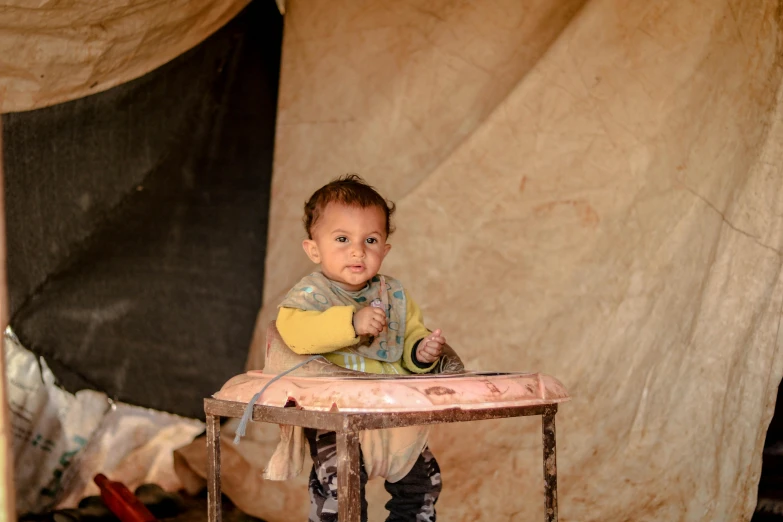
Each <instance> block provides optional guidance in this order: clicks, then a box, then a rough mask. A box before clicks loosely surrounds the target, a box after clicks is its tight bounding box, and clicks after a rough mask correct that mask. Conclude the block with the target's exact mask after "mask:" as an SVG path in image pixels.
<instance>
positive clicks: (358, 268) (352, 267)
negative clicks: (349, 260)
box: [348, 265, 364, 272]
mask: <svg viewBox="0 0 783 522" xmlns="http://www.w3.org/2000/svg"><path fill="white" fill-rule="evenodd" d="M348 270H350V271H351V272H363V271H364V265H348Z"/></svg>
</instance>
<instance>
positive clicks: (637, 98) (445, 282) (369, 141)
mask: <svg viewBox="0 0 783 522" xmlns="http://www.w3.org/2000/svg"><path fill="white" fill-rule="evenodd" d="M780 16H781V14H780V13H779V12H778V6H777V2H773V1H763V0H755V1H744V2H740V1H725V0H724V1H719V0H687V1H677V2H666V1H651V2H636V1H630V0H626V1H622V0H614V1H610V0H593V1H589V2H585V3H583V4H582V3H580V2H574V1H567V0H565V1H564V0H560V1H554V0H540V1H528V2H519V1H516V0H509V1H505V2H501V1H496V2H495V1H493V2H489V1H487V2H484V1H482V2H478V1H474V2H454V1H447V0H442V1H428V2H425V1H413V2H378V1H369V0H368V1H357V0H342V1H335V0H323V1H292V2H288V3H287V11H286V21H285V22H286V26H285V39H284V50H283V68H282V82H281V93H280V111H279V115H278V121H279V123H278V134H277V148H276V154H275V178H274V186H273V201H272V212H271V229H270V236H269V237H270V244H269V249H268V257H267V274H266V287H265V291H266V297H265V302H266V306H265V309H264V310H263V311H262V314H261V318H260V320H259V323H260V324H265V322H266V320H267V319H268V318H269V317H271V314H273V313H274V306H275V304H276V303H277V301H278V300H279V299H280V296H281V294H282V292H284V291H285V290H286V289H287V288H288V287H289V286H290V285H292V284H293V283H294V282H295V281H296V280H297V278H299V277H300V276H301V275H302V274H304V273H306V272H307V270H309V266H308V263H307V260H306V258H305V256H304V255H303V254H302V252H301V249H300V246H299V240H300V239H301V237H302V231H301V225H300V214H301V208H302V203H303V201H304V200H305V198H306V197H307V196H308V195H309V193H310V192H311V191H312V190H314V189H315V188H316V187H318V186H319V185H320V184H321V183H323V182H325V181H326V180H328V179H329V178H331V177H334V176H336V175H338V174H342V173H344V172H348V171H355V172H359V173H361V174H362V175H364V176H366V177H367V178H368V179H369V180H370V181H372V182H373V183H375V184H376V185H377V186H378V187H380V188H381V189H382V190H384V191H385V192H386V193H387V194H388V195H389V196H390V197H391V198H393V199H394V200H396V201H397V203H398V205H399V211H398V215H397V226H398V232H397V233H396V234H395V236H393V244H394V248H393V249H392V252H391V254H390V256H389V258H388V261H387V262H386V263H385V265H384V269H385V271H386V272H388V273H390V274H393V275H394V276H395V277H398V278H400V279H402V280H403V281H404V282H405V283H406V284H407V285H408V287H409V288H410V290H411V292H412V294H413V295H414V296H416V299H417V300H418V302H420V303H421V305H422V307H423V309H424V312H425V314H426V317H427V319H428V322H429V324H430V325H432V326H433V327H434V326H437V327H440V328H443V329H444V332H445V335H446V336H447V338H448V339H449V340H450V341H451V342H452V343H453V345H454V346H455V348H456V349H457V350H458V351H459V352H460V354H461V355H462V356H463V358H464V359H466V361H467V363H468V364H469V365H470V366H472V367H474V368H483V369H500V370H512V369H513V370H540V371H544V372H546V373H550V374H553V375H555V376H557V377H558V378H560V379H561V380H562V381H563V382H564V383H565V384H566V386H568V387H569V389H570V391H571V392H572V394H573V396H574V401H573V402H571V403H569V404H567V405H565V406H564V407H563V408H562V409H561V413H560V414H559V415H558V434H559V443H560V444H559V449H560V452H559V455H558V457H559V471H560V490H559V493H560V503H561V519H562V520H565V521H593V520H594V521H598V520H601V521H606V520H616V521H623V520H641V521H661V520H667V521H669V520H694V521H695V520H704V521H708V520H726V521H733V520H742V519H745V520H747V519H748V518H749V517H750V514H751V512H752V510H753V506H754V505H755V496H756V485H757V482H758V478H759V472H760V466H761V448H762V444H763V440H764V434H765V430H766V426H767V424H768V422H769V418H770V416H771V414H772V409H773V403H774V397H775V391H776V388H777V385H778V383H779V381H780V378H781V358H780V357H779V355H778V340H777V335H778V324H779V321H780V312H781V303H782V302H783V285H782V284H781V274H780V269H781V247H782V246H783V245H782V243H783V226H782V225H783V223H782V221H781V220H782V219H783V190H781V189H783V186H781V185H782V182H783V176H781V165H782V164H783V154H782V153H783V150H782V149H781V144H783V127H781V113H780V112H778V111H777V109H776V98H777V91H778V89H779V85H780V83H781V71H780V64H779V56H780V52H781V28H780V25H779V24H780V22H781V20H780ZM258 348H260V346H259V345H256V349H255V350H254V351H253V353H251V357H250V364H251V365H253V366H257V365H258V363H259V360H260V358H261V350H260V349H258ZM539 430H540V428H539V424H538V422H537V421H536V420H534V419H524V420H505V421H497V422H494V423H483V424H482V423H472V424H465V425H456V426H448V427H441V428H439V429H438V430H436V434H435V436H434V437H433V440H432V446H433V448H434V451H435V453H436V455H437V457H438V459H439V461H440V463H441V467H442V470H443V477H444V484H445V489H444V493H443V495H442V497H441V499H440V502H439V513H440V516H441V518H442V519H443V520H449V521H464V522H468V521H474V520H520V521H521V520H538V519H539V516H540V515H541V514H542V511H543V499H542V482H541V462H540V439H539ZM264 437H265V438H264ZM264 437H262V438H264V442H263V443H259V445H260V446H262V447H263V448H264V449H263V450H262V451H261V453H260V455H261V457H260V458H259V462H258V465H259V466H262V465H263V459H264V458H266V456H268V454H269V453H270V452H271V448H272V445H271V443H270V442H269V439H272V440H273V438H272V437H268V436H267V435H264ZM243 444H244V442H243ZM226 446H230V445H229V444H226ZM240 448H241V445H240ZM229 451H231V452H232V455H235V453H233V451H234V450H233V449H232V450H229ZM246 480H247V479H246ZM290 487H291V488H292V489H291V490H290V491H291V493H290V494H291V495H292V496H291V497H290V499H291V504H289V505H288V506H287V508H289V509H291V510H292V511H294V512H296V513H298V514H297V515H296V516H297V517H299V518H298V519H300V520H303V519H304V518H302V517H303V516H304V510H305V506H304V505H302V504H301V503H300V502H301V500H302V499H303V495H297V494H296V493H295V488H303V484H302V482H299V483H296V484H292V485H291V486H290ZM274 488H275V491H276V492H277V490H278V488H279V486H278V485H275V486H274ZM263 491H264V489H263V487H262V486H261V487H259V488H258V489H257V490H256V491H255V492H254V494H256V495H259V496H258V497H257V500H256V505H257V506H258V514H260V515H262V516H264V517H266V518H268V519H269V520H271V521H283V520H294V519H295V518H294V515H291V514H288V515H285V514H283V512H282V511H280V510H277V509H278V508H275V507H269V508H267V507H266V506H265V496H264V495H263ZM270 496H271V495H270ZM384 499H385V497H384V494H383V491H382V488H381V487H380V484H374V485H373V486H372V487H371V488H370V493H369V501H370V505H371V516H370V520H373V521H375V520H382V519H383V518H382V514H381V513H382V509H383V508H382V506H383V503H384ZM275 505H277V503H275ZM276 510H277V511H276Z"/></svg>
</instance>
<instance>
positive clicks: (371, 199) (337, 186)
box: [302, 174, 395, 239]
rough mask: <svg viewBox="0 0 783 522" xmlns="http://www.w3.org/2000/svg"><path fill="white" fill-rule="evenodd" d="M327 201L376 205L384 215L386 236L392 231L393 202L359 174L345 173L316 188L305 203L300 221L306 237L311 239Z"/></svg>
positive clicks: (351, 204)
mask: <svg viewBox="0 0 783 522" xmlns="http://www.w3.org/2000/svg"><path fill="white" fill-rule="evenodd" d="M329 203H342V204H344V205H348V206H355V207H361V208H367V207H378V208H380V209H381V210H383V212H384V214H385V215H386V237H389V236H390V235H391V234H392V232H394V227H393V226H392V224H391V216H392V214H394V210H395V205H394V203H392V202H391V201H387V200H386V199H384V197H383V196H381V195H380V194H378V192H377V191H376V190H375V189H374V188H373V187H371V186H370V185H368V184H367V182H366V181H364V180H363V179H362V178H361V177H360V176H359V175H357V174H346V175H345V176H340V177H339V178H337V179H335V180H333V181H330V182H329V183H327V184H326V185H324V186H323V187H321V188H319V189H318V190H316V191H315V193H314V194H313V195H312V196H310V199H308V200H307V203H305V207H304V211H305V214H304V218H303V219H302V221H303V222H304V227H305V230H307V237H309V238H310V239H313V234H312V230H313V227H315V224H316V223H317V222H318V219H319V218H320V217H321V214H323V211H324V209H325V208H326V206H327V205H328V204H329Z"/></svg>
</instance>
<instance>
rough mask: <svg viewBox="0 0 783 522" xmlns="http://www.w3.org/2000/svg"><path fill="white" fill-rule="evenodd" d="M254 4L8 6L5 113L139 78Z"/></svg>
mask: <svg viewBox="0 0 783 522" xmlns="http://www.w3.org/2000/svg"><path fill="white" fill-rule="evenodd" d="M248 1H249V0H222V1H220V2H210V1H208V0H196V1H193V0H172V1H158V2H150V1H145V0H127V1H123V2H81V1H79V0H59V1H57V2H37V3H36V2H28V1H25V0H11V1H10V2H3V5H2V6H0V21H1V23H0V56H2V57H3V59H2V61H1V62H0V112H15V111H26V110H30V109H38V108H41V107H47V106H49V105H54V104H55V103H61V102H64V101H68V100H73V99H76V98H81V97H83V96H87V95H90V94H95V93H96V92H101V91H104V90H106V89H109V88H111V87H114V86H116V85H119V84H121V83H123V82H127V81H128V80H132V79H134V78H138V77H139V76H142V75H143V74H145V73H148V72H149V71H151V70H153V69H155V68H156V67H159V66H160V65H162V64H164V63H166V62H168V61H169V60H171V59H172V58H175V57H177V56H179V55H180V54H182V53H184V52H185V51H187V50H188V49H190V48H191V47H193V46H195V45H196V44H198V43H199V42H201V41H202V40H204V39H205V38H206V37H207V36H209V35H210V34H212V33H213V32H215V31H216V30H217V29H219V28H220V27H222V26H223V25H224V24H225V23H226V22H228V21H229V20H231V18H233V17H234V16H235V15H236V14H237V13H238V12H239V11H240V10H241V9H242V8H243V7H244V6H245V5H247V3H248ZM33 4H34V5H33Z"/></svg>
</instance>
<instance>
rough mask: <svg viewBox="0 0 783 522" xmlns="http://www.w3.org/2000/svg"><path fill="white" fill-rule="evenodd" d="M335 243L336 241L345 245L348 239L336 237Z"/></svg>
mask: <svg viewBox="0 0 783 522" xmlns="http://www.w3.org/2000/svg"><path fill="white" fill-rule="evenodd" d="M335 241H338V242H340V243H347V242H348V238H347V237H345V236H338V237H336V238H335Z"/></svg>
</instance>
